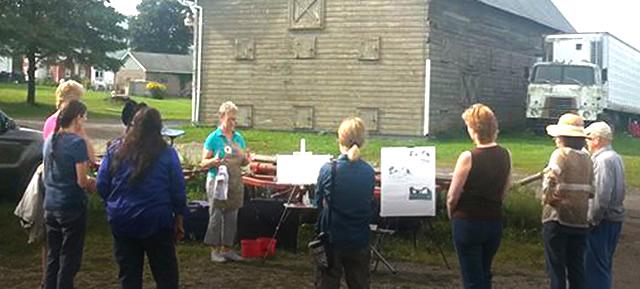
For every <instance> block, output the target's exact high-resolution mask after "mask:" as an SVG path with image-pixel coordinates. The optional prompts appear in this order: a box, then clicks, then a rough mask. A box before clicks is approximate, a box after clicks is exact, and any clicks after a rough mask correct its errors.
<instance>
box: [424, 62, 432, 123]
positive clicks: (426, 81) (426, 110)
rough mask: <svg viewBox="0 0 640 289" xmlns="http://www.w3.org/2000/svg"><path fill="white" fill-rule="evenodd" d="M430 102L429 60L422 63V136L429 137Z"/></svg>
mask: <svg viewBox="0 0 640 289" xmlns="http://www.w3.org/2000/svg"><path fill="white" fill-rule="evenodd" d="M430 101H431V59H429V58H427V59H426V60H425V62H424V119H423V123H422V127H423V130H422V134H423V135H429V111H430V105H429V104H430Z"/></svg>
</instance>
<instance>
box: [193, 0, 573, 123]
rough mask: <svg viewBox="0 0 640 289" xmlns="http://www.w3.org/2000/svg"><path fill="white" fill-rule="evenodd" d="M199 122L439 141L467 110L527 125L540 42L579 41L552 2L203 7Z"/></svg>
mask: <svg viewBox="0 0 640 289" xmlns="http://www.w3.org/2000/svg"><path fill="white" fill-rule="evenodd" d="M198 5H200V6H201V7H202V10H203V12H202V15H203V29H202V57H201V59H202V62H201V67H202V68H201V69H200V73H201V82H200V85H199V87H200V91H201V93H200V97H199V99H196V101H198V105H197V106H195V107H197V111H196V113H197V115H195V116H194V118H196V119H197V120H199V121H200V122H201V123H208V124H213V123H215V122H216V119H217V113H216V112H217V108H218V106H219V105H220V103H221V102H223V101H225V100H232V101H234V102H235V103H236V104H237V105H238V106H239V107H240V110H241V111H240V116H239V125H242V126H248V127H254V128H263V129H278V130H293V129H301V130H317V131H320V130H335V129H336V127H337V125H338V123H339V122H340V120H341V119H343V118H344V117H347V116H350V115H359V116H361V117H362V118H363V119H364V120H365V122H367V125H368V128H369V129H370V131H372V132H373V133H378V134H385V135H423V134H438V133H441V132H444V131H448V130H451V129H452V128H457V127H461V126H462V125H463V123H462V120H461V119H460V114H461V113H462V111H463V109H464V108H465V107H467V106H468V105H470V104H472V103H476V102H483V103H486V104H488V105H490V106H492V107H493V108H494V109H495V110H496V112H497V114H498V117H499V119H500V122H501V125H502V126H503V127H505V126H514V125H518V124H520V123H523V121H524V115H525V114H524V108H525V107H524V105H525V96H526V77H525V75H526V71H527V70H528V68H529V67H530V65H531V64H533V62H535V60H536V57H538V56H541V55H542V54H543V51H542V36H543V35H545V34H551V33H558V32H574V29H573V27H572V26H571V25H570V24H569V23H568V22H567V20H566V19H565V18H564V17H563V16H562V14H561V13H560V12H559V11H558V10H557V8H556V7H555V6H554V5H553V4H552V2H551V0H535V1H531V0H200V1H198Z"/></svg>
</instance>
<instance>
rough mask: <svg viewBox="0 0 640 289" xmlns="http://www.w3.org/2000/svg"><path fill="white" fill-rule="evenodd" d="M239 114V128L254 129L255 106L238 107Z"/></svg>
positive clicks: (237, 118) (237, 117)
mask: <svg viewBox="0 0 640 289" xmlns="http://www.w3.org/2000/svg"><path fill="white" fill-rule="evenodd" d="M237 107H238V114H237V115H236V120H237V125H238V127H252V126H253V106H252V105H237Z"/></svg>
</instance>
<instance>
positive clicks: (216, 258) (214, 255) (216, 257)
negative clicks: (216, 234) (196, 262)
mask: <svg viewBox="0 0 640 289" xmlns="http://www.w3.org/2000/svg"><path fill="white" fill-rule="evenodd" d="M211 261H212V262H216V263H224V262H227V259H226V258H225V257H224V256H223V255H222V254H220V253H219V252H216V251H212V252H211Z"/></svg>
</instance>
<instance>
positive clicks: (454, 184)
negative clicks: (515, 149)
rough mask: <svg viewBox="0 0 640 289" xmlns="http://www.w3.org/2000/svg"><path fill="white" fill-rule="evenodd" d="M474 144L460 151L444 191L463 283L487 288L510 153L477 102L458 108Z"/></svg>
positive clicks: (497, 241)
mask: <svg viewBox="0 0 640 289" xmlns="http://www.w3.org/2000/svg"><path fill="white" fill-rule="evenodd" d="M462 119H463V120H464V122H465V124H466V125H467V132H468V133H469V137H470V138H471V140H473V142H474V144H475V146H476V147H475V148H474V149H473V150H471V151H465V152H463V153H462V154H460V156H459V158H458V161H457V163H456V167H455V169H454V171H453V178H452V180H451V186H450V187H449V192H448V193H447V211H448V213H449V218H451V219H452V226H451V227H452V231H453V232H452V233H453V234H452V235H453V243H454V247H455V248H456V253H457V255H458V260H459V262H460V270H461V273H462V279H463V284H464V288H487V289H488V288H491V263H492V261H493V256H494V255H495V254H496V252H497V251H498V247H499V246H500V240H501V238H502V217H503V216H502V201H503V200H504V197H505V193H506V189H507V187H508V185H509V180H510V175H511V154H510V153H509V151H508V150H507V149H505V148H503V147H501V146H500V145H498V144H497V143H496V138H497V136H498V120H497V119H496V117H495V115H494V114H493V111H491V109H490V108H489V107H487V106H486V105H483V104H474V105H473V106H471V107H469V108H468V109H467V110H465V112H464V113H463V114H462Z"/></svg>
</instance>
